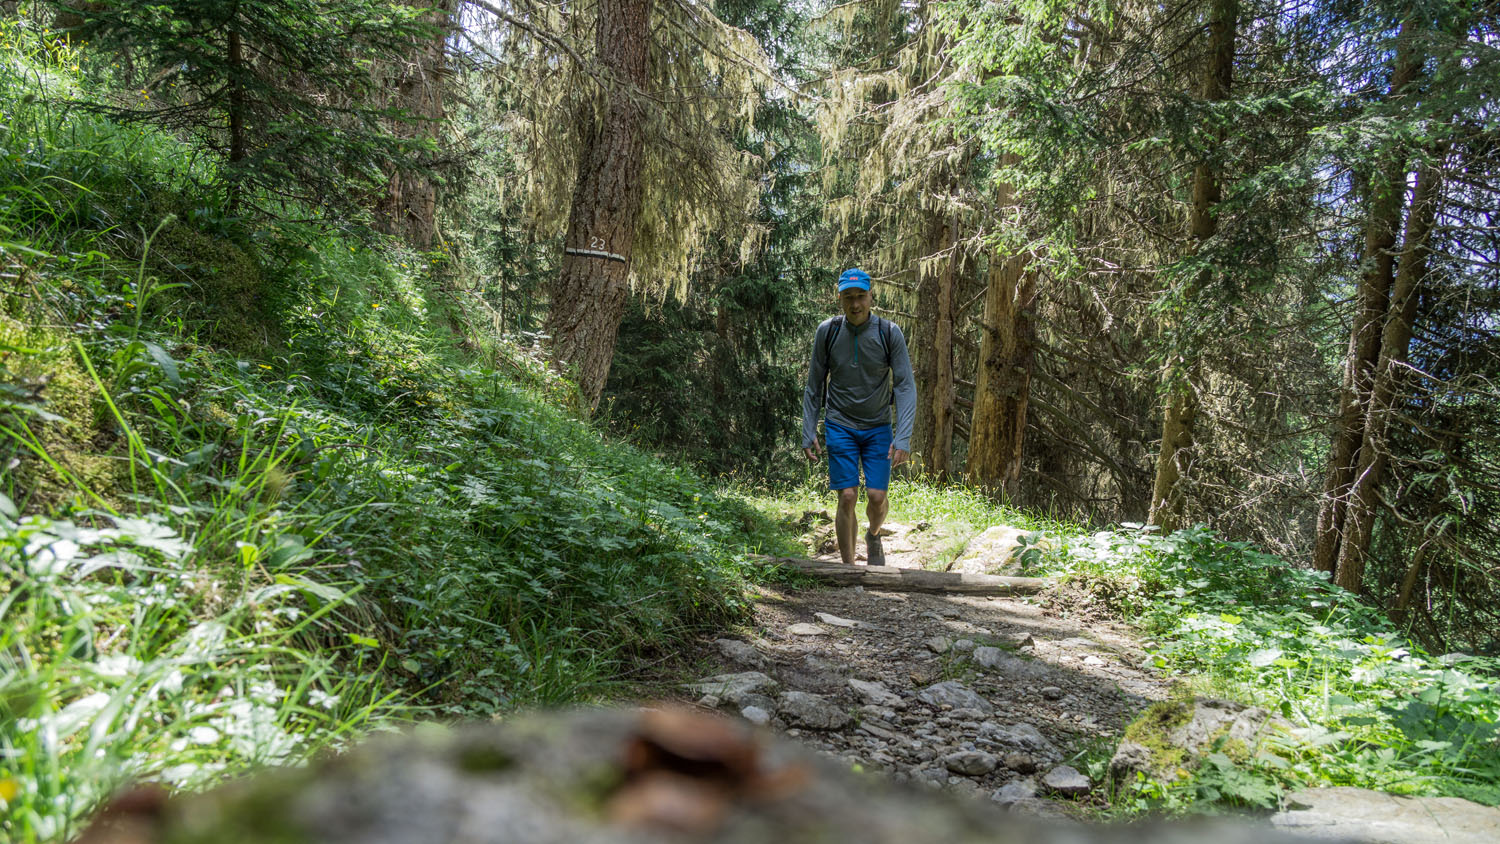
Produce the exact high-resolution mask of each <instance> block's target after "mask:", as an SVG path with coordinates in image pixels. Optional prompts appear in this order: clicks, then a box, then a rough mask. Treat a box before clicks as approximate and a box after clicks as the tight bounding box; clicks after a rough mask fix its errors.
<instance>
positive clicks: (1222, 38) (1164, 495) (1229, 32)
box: [1149, 0, 1239, 533]
mask: <svg viewBox="0 0 1500 844" xmlns="http://www.w3.org/2000/svg"><path fill="white" fill-rule="evenodd" d="M1238 18H1239V4H1238V0H1213V2H1212V5H1211V7H1210V19H1209V43H1208V62H1207V63H1206V64H1205V74H1204V79H1203V98H1204V99H1205V100H1207V101H1208V102H1222V101H1224V100H1227V99H1229V92H1230V87H1231V85H1232V84H1233V81H1234V42H1235V25H1236V23H1237V21H1238ZM1219 198H1220V187H1219V174H1218V172H1217V170H1216V169H1215V167H1214V165H1213V164H1212V163H1210V162H1208V161H1204V162H1202V163H1200V164H1199V165H1198V166H1197V167H1196V168H1194V170H1193V208H1192V212H1191V214H1190V215H1189V228H1190V230H1191V232H1192V236H1193V246H1192V249H1193V250H1194V251H1195V252H1196V251H1197V250H1199V249H1201V248H1202V246H1203V243H1204V241H1206V240H1208V239H1209V238H1210V237H1213V235H1214V232H1216V231H1217V230H1218V218H1217V217H1216V216H1215V214H1214V211H1215V206H1217V205H1218V204H1219ZM1207 281H1208V279H1207V277H1206V273H1200V274H1199V275H1198V276H1197V278H1195V279H1193V281H1192V282H1190V284H1189V288H1188V289H1187V290H1186V291H1184V293H1183V299H1184V300H1185V302H1186V303H1188V304H1189V305H1191V304H1192V302H1193V301H1194V299H1196V294H1197V291H1198V290H1201V289H1202V287H1203V286H1204V284H1205V283H1206V282H1207ZM1196 371H1197V360H1196V357H1195V356H1194V355H1193V353H1192V352H1188V353H1186V354H1185V355H1184V356H1183V357H1181V358H1179V359H1177V360H1174V361H1171V362H1170V363H1169V364H1168V366H1167V369H1166V372H1165V373H1164V375H1163V382H1164V386H1165V401H1164V402H1163V405H1164V407H1163V412H1162V434H1161V449H1160V450H1159V451H1158V452H1157V460H1156V482H1155V484H1154V485H1153V488H1152V491H1151V514H1150V517H1149V520H1150V523H1151V524H1153V525H1156V526H1157V527H1159V528H1161V531H1162V532H1163V533H1170V532H1172V531H1174V530H1176V529H1177V528H1178V527H1179V526H1180V524H1181V521H1182V514H1183V510H1184V508H1185V505H1186V495H1185V493H1184V490H1183V478H1184V477H1185V476H1186V475H1187V472H1188V469H1189V468H1190V467H1191V465H1192V461H1193V442H1194V440H1195V438H1196V428H1197V424H1198V394H1197V392H1196V391H1195V389H1194V386H1193V376H1194V374H1195V373H1196Z"/></svg>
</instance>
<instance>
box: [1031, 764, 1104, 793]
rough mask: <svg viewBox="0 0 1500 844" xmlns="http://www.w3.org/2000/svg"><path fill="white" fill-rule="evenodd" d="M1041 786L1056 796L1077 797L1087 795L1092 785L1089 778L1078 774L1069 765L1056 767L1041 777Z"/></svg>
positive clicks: (1075, 769)
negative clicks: (1055, 793) (1053, 792)
mask: <svg viewBox="0 0 1500 844" xmlns="http://www.w3.org/2000/svg"><path fill="white" fill-rule="evenodd" d="M1042 785H1044V786H1046V787H1047V788H1048V789H1050V790H1052V791H1055V792H1057V793H1058V794H1066V795H1069V796H1077V795H1080V794H1088V793H1089V789H1090V788H1092V787H1093V783H1092V782H1090V781H1089V778H1088V777H1086V776H1084V775H1083V774H1081V773H1079V772H1078V769H1077V768H1074V767H1072V766H1070V765H1058V766H1057V767H1056V768H1053V769H1052V770H1050V771H1048V772H1047V776H1045V777H1042Z"/></svg>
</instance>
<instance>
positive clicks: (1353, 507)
mask: <svg viewBox="0 0 1500 844" xmlns="http://www.w3.org/2000/svg"><path fill="white" fill-rule="evenodd" d="M1441 190H1442V174H1441V171H1440V169H1439V167H1438V166H1437V165H1435V164H1429V165H1424V166H1422V167H1421V168H1419V169H1418V171H1417V185H1416V189H1415V191H1414V192H1413V195H1412V203H1411V212H1410V213H1409V214H1408V215H1407V218H1406V231H1405V233H1404V235H1403V236H1402V243H1401V256H1400V258H1401V260H1400V266H1399V268H1398V269H1397V271H1396V281H1395V284H1394V286H1393V288H1392V290H1391V303H1390V314H1389V316H1388V317H1387V318H1386V321H1385V327H1384V330H1383V332H1382V334H1381V340H1380V361H1379V363H1377V364H1376V367H1375V372H1374V377H1373V380H1372V382H1371V385H1370V405H1369V412H1368V413H1367V414H1366V416H1365V430H1364V437H1363V438H1362V439H1361V441H1360V444H1359V463H1358V465H1357V466H1356V467H1355V472H1354V482H1353V485H1352V487H1351V488H1350V490H1349V500H1348V504H1347V505H1346V508H1345V509H1346V512H1345V515H1344V530H1343V537H1342V540H1341V541H1340V542H1339V555H1338V563H1337V566H1336V568H1335V571H1334V582H1335V583H1337V584H1338V585H1340V586H1342V587H1344V588H1345V589H1348V590H1349V591H1350V592H1354V593H1356V594H1357V593H1359V592H1360V591H1361V590H1362V588H1363V582H1364V575H1365V561H1366V559H1367V558H1368V557H1369V552H1370V536H1371V534H1372V533H1373V531H1374V528H1375V516H1376V506H1377V504H1378V503H1379V498H1380V483H1381V480H1382V479H1383V476H1384V474H1385V467H1386V463H1387V462H1388V461H1389V459H1390V447H1389V442H1390V425H1391V416H1392V415H1394V413H1395V410H1396V398H1397V392H1398V390H1399V388H1400V385H1401V383H1402V382H1403V381H1404V380H1405V379H1403V378H1402V373H1403V371H1404V369H1405V363H1406V356H1407V351H1408V347H1409V346H1410V344H1411V335H1412V328H1413V325H1414V323H1415V322H1416V316H1417V304H1418V302H1419V301H1420V298H1421V297H1420V294H1421V287H1422V282H1423V281H1424V279H1425V277H1426V275H1427V256H1428V254H1429V253H1430V251H1431V248H1432V247H1431V233H1432V225H1433V222H1434V220H1436V218H1437V205H1438V195H1439V193H1440V192H1441Z"/></svg>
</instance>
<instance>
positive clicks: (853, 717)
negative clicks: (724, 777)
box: [662, 514, 1169, 816]
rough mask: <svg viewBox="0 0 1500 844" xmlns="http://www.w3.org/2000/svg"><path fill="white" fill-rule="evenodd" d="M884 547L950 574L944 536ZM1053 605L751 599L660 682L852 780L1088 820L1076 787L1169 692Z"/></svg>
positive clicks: (946, 598)
mask: <svg viewBox="0 0 1500 844" xmlns="http://www.w3.org/2000/svg"><path fill="white" fill-rule="evenodd" d="M810 515H813V516H814V518H813V519H812V521H813V522H814V524H812V525H810V528H811V529H810V531H809V534H808V535H807V537H806V538H805V539H806V541H807V544H808V546H809V553H810V554H811V555H813V556H814V557H815V558H818V559H823V560H829V561H833V562H837V561H838V552H837V549H836V546H835V545H834V543H833V542H832V540H831V536H830V535H829V528H830V527H831V525H827V524H826V523H825V524H817V522H820V521H821V518H820V517H821V515H822V514H810ZM882 532H883V533H886V534H888V535H887V537H886V539H885V548H886V557H887V563H888V564H889V565H891V566H894V567H898V568H914V567H921V566H923V565H924V564H925V565H928V566H930V567H933V568H946V567H948V566H949V565H951V564H949V563H944V562H942V561H941V559H940V558H939V557H937V556H935V554H937V552H938V549H941V548H944V547H947V546H950V545H951V541H950V539H951V537H946V536H944V535H943V528H942V526H937V527H934V526H932V525H928V524H926V523H921V524H918V525H908V524H900V523H891V524H888V525H887V527H886V528H885V530H883V531H882ZM1003 542H1004V540H1002V541H1001V544H1002V545H1003ZM860 546H861V550H860V554H859V557H860V564H861V565H863V540H861V543H860ZM1000 553H1002V554H1003V553H1004V548H1003V547H1002V548H1001V549H1000ZM944 556H947V555H944ZM1059 599H1060V596H1059V595H1057V594H1051V595H1048V594H1043V595H1040V596H1031V597H1015V598H1006V597H975V596H961V595H951V596H950V595H935V594H920V593H903V592H888V591H880V590H875V589H865V588H863V587H859V586H855V587H846V588H826V587H814V588H791V587H759V588H757V590H756V594H755V612H754V620H753V622H751V623H749V624H746V625H743V626H742V627H739V628H736V629H735V630H733V631H728V632H727V633H726V635H725V637H724V638H720V639H717V640H715V641H711V642H710V641H706V640H705V641H704V642H702V643H701V647H700V649H699V652H698V653H697V654H696V655H695V659H693V660H692V661H691V662H690V664H691V668H690V669H687V670H686V671H684V669H683V668H682V667H681V666H680V665H679V667H678V669H677V672H678V673H677V674H676V675H675V676H674V677H673V678H671V679H672V681H673V682H675V683H676V684H679V685H678V688H679V689H681V690H680V691H677V692H676V694H675V695H673V696H674V697H679V698H681V699H683V700H685V701H686V702H692V703H696V704H697V705H699V706H704V707H709V708H718V709H723V710H726V711H728V712H731V713H737V714H739V715H740V716H741V717H744V718H746V719H747V720H750V721H752V722H755V723H759V724H763V725H767V726H770V727H771V728H773V729H776V730H778V731H781V732H784V733H785V734H787V735H789V736H792V737H795V738H797V739H799V740H800V741H801V742H803V743H805V744H807V745H810V746H811V747H813V748H816V749H818V750H821V751H823V752H826V753H829V754H831V755H834V756H837V757H841V758H842V759H844V760H846V761H847V762H848V763H849V764H850V765H851V766H852V767H855V768H857V769H860V770H866V771H881V772H884V773H886V774H888V775H890V776H892V777H894V778H895V779H897V780H901V781H909V782H917V783H923V784H927V785H930V786H933V787H939V788H945V789H948V790H951V791H956V792H960V793H967V794H972V795H975V796H978V797H986V798H993V799H995V800H996V801H997V802H999V803H1001V804H1002V805H1007V806H1010V807H1011V808H1012V810H1013V811H1023V812H1029V813H1033V814H1040V815H1048V816H1066V815H1079V814H1087V807H1089V806H1095V807H1099V806H1103V805H1104V804H1105V802H1106V801H1105V799H1104V797H1103V795H1101V794H1098V793H1096V788H1095V784H1094V783H1092V782H1091V781H1090V780H1089V778H1088V776H1087V773H1085V772H1087V771H1088V770H1089V769H1090V768H1093V769H1094V770H1096V771H1097V770H1099V769H1101V768H1102V767H1103V764H1104V763H1105V762H1107V760H1108V759H1109V757H1110V755H1111V754H1112V753H1113V751H1114V747H1115V745H1116V744H1117V742H1118V737H1119V735H1120V733H1121V732H1122V730H1123V729H1124V727H1125V725H1126V724H1128V723H1129V722H1130V720H1131V719H1132V718H1134V717H1135V716H1136V714H1138V713H1139V712H1140V711H1141V710H1142V709H1144V708H1146V707H1147V706H1149V705H1150V704H1151V702H1153V701H1157V700H1163V699H1165V698H1166V697H1167V694H1168V686H1169V683H1168V682H1167V681H1165V680H1163V679H1161V678H1159V677H1156V676H1153V675H1152V674H1151V673H1149V672H1147V671H1144V670H1141V669H1140V668H1139V667H1138V666H1140V665H1141V664H1142V662H1143V661H1144V660H1145V658H1146V657H1145V653H1144V652H1143V651H1142V650H1141V649H1140V648H1139V646H1138V644H1137V642H1136V641H1135V639H1134V638H1133V637H1132V635H1131V631H1130V630H1129V628H1128V627H1126V626H1125V625H1123V624H1119V623H1115V622H1112V621H1109V620H1107V619H1101V618H1096V617H1090V616H1087V615H1079V614H1076V613H1074V612H1071V611H1068V610H1066V609H1062V608H1063V607H1065V606H1066V602H1064V601H1060V600H1059ZM1049 606H1051V607H1053V608H1054V609H1050V610H1049V609H1048V607H1049ZM731 636H732V637H733V638H731ZM689 675H690V676H689ZM663 679H666V678H663ZM662 688H670V686H669V685H667V684H663V685H662ZM1041 795H1048V796H1050V797H1052V798H1058V799H1047V798H1046V797H1043V796H1041Z"/></svg>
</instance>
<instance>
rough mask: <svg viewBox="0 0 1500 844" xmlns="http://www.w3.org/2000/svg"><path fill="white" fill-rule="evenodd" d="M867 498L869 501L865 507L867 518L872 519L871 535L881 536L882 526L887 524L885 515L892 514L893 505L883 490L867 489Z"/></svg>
mask: <svg viewBox="0 0 1500 844" xmlns="http://www.w3.org/2000/svg"><path fill="white" fill-rule="evenodd" d="M865 498H866V499H867V500H868V501H869V503H868V504H866V505H865V516H867V517H868V518H869V519H870V535H871V536H879V535H880V526H881V525H883V524H885V514H886V513H888V512H890V509H891V504H890V502H889V501H887V500H886V497H885V490H883V489H867V490H865Z"/></svg>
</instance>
